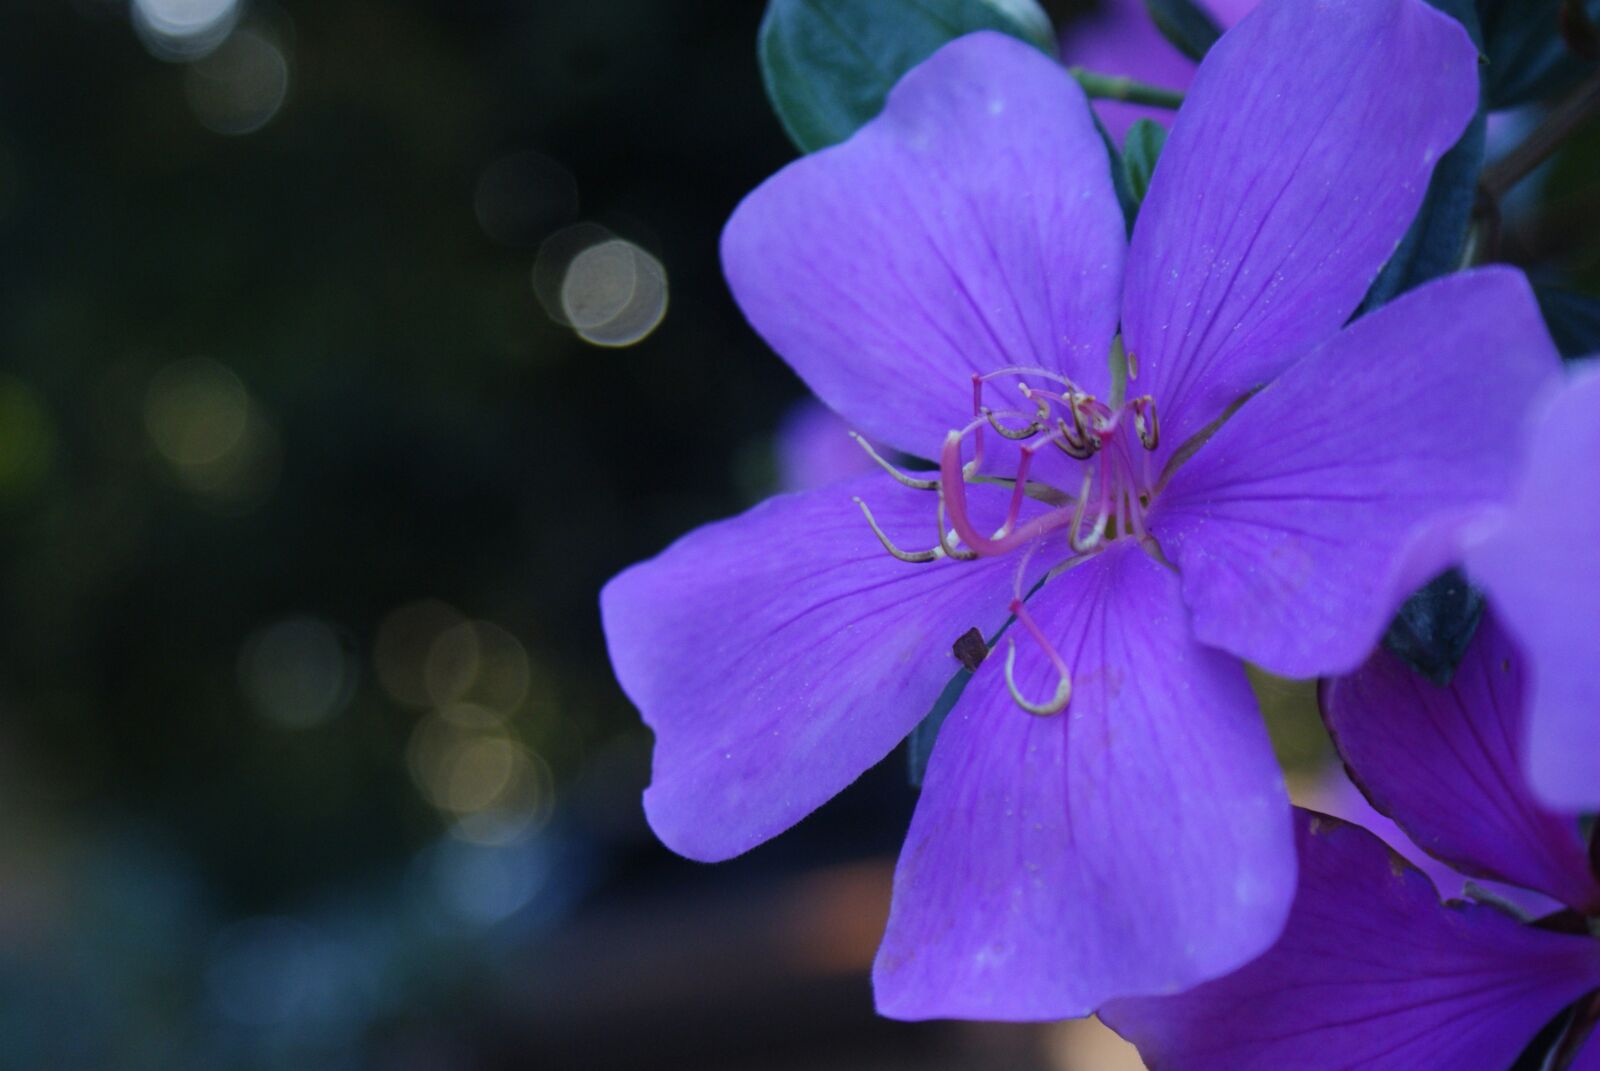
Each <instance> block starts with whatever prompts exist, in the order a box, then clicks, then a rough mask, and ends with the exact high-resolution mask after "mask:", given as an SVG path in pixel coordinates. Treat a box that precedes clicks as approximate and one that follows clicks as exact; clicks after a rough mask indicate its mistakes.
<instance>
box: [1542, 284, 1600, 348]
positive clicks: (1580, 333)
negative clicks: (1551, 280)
mask: <svg viewBox="0 0 1600 1071" xmlns="http://www.w3.org/2000/svg"><path fill="white" fill-rule="evenodd" d="M1533 293H1534V296H1535V297H1537V298H1538V299H1539V311H1540V312H1542V313H1544V323H1545V326H1546V327H1548V328H1549V329H1550V337H1551V338H1553V339H1555V342H1556V349H1558V350H1560V351H1561V356H1563V357H1565V358H1567V359H1568V360H1571V359H1572V358H1574V357H1588V356H1590V355H1591V354H1597V353H1600V298H1597V297H1592V296H1590V295H1589V294H1580V293H1578V292H1577V291H1575V290H1560V289H1557V288H1556V287H1551V286H1536V287H1534V288H1533Z"/></svg>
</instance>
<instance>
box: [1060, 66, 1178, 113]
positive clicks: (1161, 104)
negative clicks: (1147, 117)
mask: <svg viewBox="0 0 1600 1071" xmlns="http://www.w3.org/2000/svg"><path fill="white" fill-rule="evenodd" d="M1069 70H1070V71H1071V74H1072V77H1074V78H1076V79H1077V80H1078V84H1079V85H1080V86H1082V87H1083V91H1084V93H1085V94H1087V95H1088V96H1089V98H1090V99H1092V100H1121V101H1126V102H1127V103H1129V104H1147V105H1149V106H1150V107H1152V108H1177V107H1178V106H1179V105H1180V104H1182V103H1183V94H1182V93H1179V92H1177V91H1176V90H1172V89H1162V88H1161V87H1160V86H1153V85H1150V84H1149V83H1147V82H1135V81H1134V80H1133V79H1132V78H1118V77H1114V76H1112V75H1109V74H1096V73H1095V72H1093V71H1086V70H1084V69H1083V68H1082V67H1072V68H1069Z"/></svg>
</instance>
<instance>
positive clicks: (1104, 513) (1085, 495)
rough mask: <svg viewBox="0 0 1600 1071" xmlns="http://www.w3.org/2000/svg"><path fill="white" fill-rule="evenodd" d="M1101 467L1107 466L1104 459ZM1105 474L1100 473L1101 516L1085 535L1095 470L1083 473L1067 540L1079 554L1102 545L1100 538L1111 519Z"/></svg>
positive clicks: (1102, 536) (1103, 535)
mask: <svg viewBox="0 0 1600 1071" xmlns="http://www.w3.org/2000/svg"><path fill="white" fill-rule="evenodd" d="M1100 468H1101V469H1102V470H1104V468H1105V463H1104V462H1103V461H1102V462H1101V464H1100ZM1105 475H1106V474H1105V472H1104V471H1102V472H1101V474H1100V510H1099V516H1097V517H1096V518H1095V522H1094V528H1093V529H1091V530H1090V532H1089V534H1088V535H1087V536H1085V535H1084V534H1083V518H1084V514H1085V513H1086V512H1087V511H1088V509H1089V491H1090V490H1091V485H1092V484H1093V482H1094V470H1093V469H1090V470H1089V471H1087V472H1085V473H1084V474H1083V489H1082V490H1080V491H1079V492H1078V504H1077V505H1076V506H1074V507H1073V509H1072V527H1071V528H1069V529H1068V530H1067V542H1068V543H1070V544H1071V546H1072V549H1073V550H1075V551H1077V552H1078V553H1079V554H1083V553H1084V552H1086V551H1090V550H1093V549H1094V548H1095V547H1097V546H1099V545H1100V540H1101V539H1103V538H1104V537H1105V534H1106V524H1107V523H1108V522H1109V521H1110V520H1111V510H1110V504H1109V502H1108V501H1107V498H1106V479H1105Z"/></svg>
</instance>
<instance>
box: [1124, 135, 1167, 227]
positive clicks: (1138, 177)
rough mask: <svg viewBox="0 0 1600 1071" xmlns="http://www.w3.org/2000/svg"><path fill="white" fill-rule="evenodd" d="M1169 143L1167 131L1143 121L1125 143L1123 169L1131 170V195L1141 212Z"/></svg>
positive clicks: (1129, 173) (1136, 209) (1136, 208)
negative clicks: (1141, 206) (1162, 150)
mask: <svg viewBox="0 0 1600 1071" xmlns="http://www.w3.org/2000/svg"><path fill="white" fill-rule="evenodd" d="M1166 143H1167V128H1166V127H1164V126H1162V125H1161V124H1160V123H1157V122H1153V121H1151V120H1149V119H1139V120H1137V121H1135V122H1134V124H1133V125H1132V126H1130V127H1129V128H1128V136H1127V137H1126V138H1124V139H1123V142H1122V166H1123V167H1124V168H1125V169H1126V170H1127V175H1128V191H1129V193H1130V194H1131V195H1132V197H1133V208H1134V211H1135V212H1137V211H1138V210H1139V206H1140V205H1141V204H1143V203H1144V195H1145V193H1146V192H1147V191H1148V190H1149V189H1150V176H1151V175H1153V174H1155V170H1156V160H1157V159H1158V158H1159V157H1160V156H1161V147H1162V146H1164V145H1165V144H1166Z"/></svg>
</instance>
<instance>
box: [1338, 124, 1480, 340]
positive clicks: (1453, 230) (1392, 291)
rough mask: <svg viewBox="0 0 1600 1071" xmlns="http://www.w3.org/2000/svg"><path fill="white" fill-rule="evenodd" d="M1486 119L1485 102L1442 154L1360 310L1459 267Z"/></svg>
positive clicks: (1475, 191) (1470, 212)
mask: <svg viewBox="0 0 1600 1071" xmlns="http://www.w3.org/2000/svg"><path fill="white" fill-rule="evenodd" d="M1487 119H1488V117H1487V115H1486V114H1485V113H1484V110H1483V108H1482V106H1481V105H1480V106H1479V108H1478V114H1477V115H1475V116H1473V118H1472V122H1471V123H1469V124H1468V125H1467V130H1466V133H1464V134H1462V135H1461V140H1460V141H1458V142H1456V144H1455V147H1454V148H1452V149H1451V150H1450V151H1449V152H1447V153H1445V154H1444V155H1443V156H1441V157H1440V158H1439V162H1438V164H1436V165H1435V166H1434V169H1433V178H1432V179H1431V180H1430V181H1429V182H1428V192H1427V193H1426V194H1425V195H1424V196H1423V199H1422V205H1421V207H1420V208H1418V209H1417V216H1416V218H1415V219H1413V220H1412V221H1411V227H1410V229H1409V230H1407V231H1406V235H1405V237H1404V238H1402V239H1401V240H1400V245H1399V247H1398V248H1397V249H1395V251H1394V255H1393V256H1391V257H1390V258H1389V262H1388V263H1387V264H1385V265H1384V266H1383V271H1381V272H1379V273H1378V278H1377V279H1376V280H1375V281H1374V282H1373V284H1372V288H1371V289H1370V290H1368V291H1367V296H1366V299H1365V300H1364V301H1362V303H1361V309H1360V310H1359V312H1358V313H1357V315H1364V314H1366V313H1368V312H1371V311H1372V310H1373V309H1375V308H1377V307H1378V306H1380V305H1383V304H1386V303H1387V302H1389V301H1391V300H1393V299H1394V298H1396V297H1398V296H1399V295H1401V294H1403V293H1405V292H1406V291H1407V290H1410V289H1412V288H1413V287H1416V286H1420V285H1421V284H1423V283H1425V282H1427V281H1428V280H1429V279H1435V278H1438V277H1439V276H1441V275H1446V274H1448V273H1450V272H1452V271H1455V270H1456V269H1457V268H1458V267H1460V265H1461V254H1462V250H1463V249H1464V248H1465V247H1466V241H1467V231H1468V229H1469V228H1470V227H1471V226H1472V208H1473V205H1474V204H1475V203H1476V201H1477V196H1478V175H1479V174H1480V173H1481V172H1482V171H1483V158H1484V140H1485V138H1484V132H1485V130H1486V128H1487Z"/></svg>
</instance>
